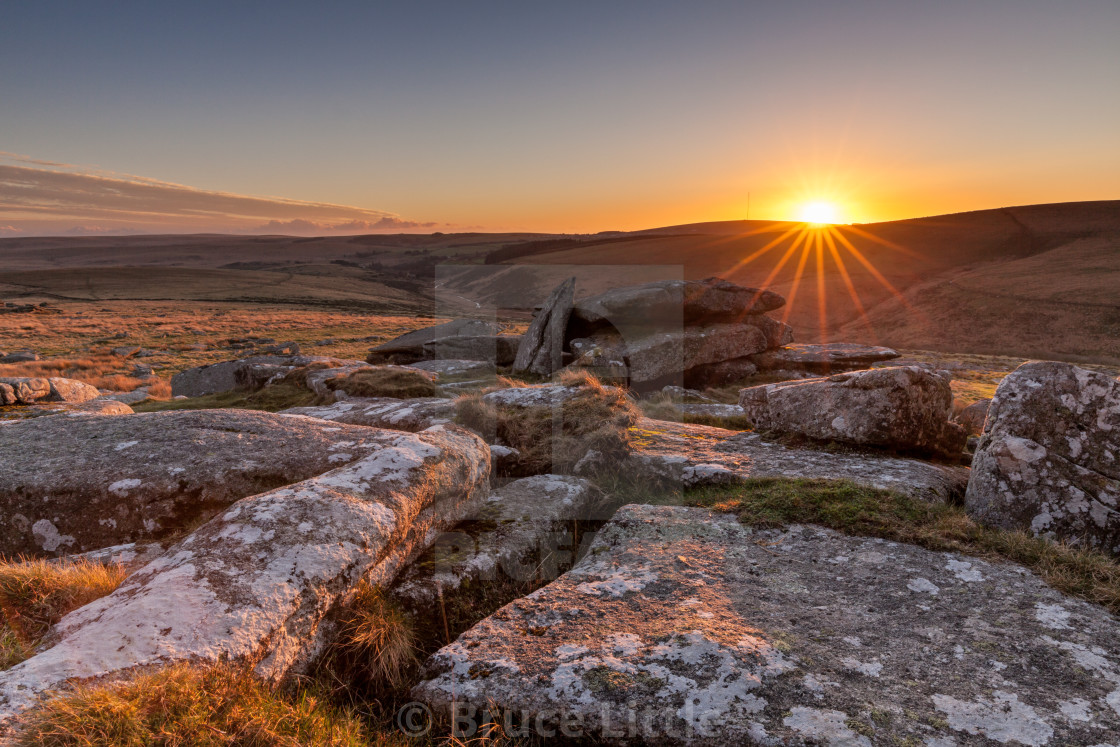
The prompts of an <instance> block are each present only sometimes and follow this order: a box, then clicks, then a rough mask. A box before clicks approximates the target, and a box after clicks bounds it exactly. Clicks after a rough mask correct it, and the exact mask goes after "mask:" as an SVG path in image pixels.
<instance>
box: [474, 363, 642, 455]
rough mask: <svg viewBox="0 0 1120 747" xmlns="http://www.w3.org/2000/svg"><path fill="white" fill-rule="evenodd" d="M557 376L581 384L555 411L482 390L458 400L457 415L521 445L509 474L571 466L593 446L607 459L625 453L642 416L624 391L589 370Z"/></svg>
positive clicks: (561, 380)
mask: <svg viewBox="0 0 1120 747" xmlns="http://www.w3.org/2000/svg"><path fill="white" fill-rule="evenodd" d="M556 381H557V383H559V384H563V385H565V386H578V387H579V388H580V390H581V391H580V392H579V394H578V395H577V396H575V397H574V398H572V399H570V400H568V401H567V402H564V403H563V404H562V405H561V406H560V408H559V410H558V411H556V412H553V411H552V410H550V409H548V408H541V407H531V408H514V407H503V408H499V407H495V406H494V405H492V404H490V403H488V402H486V401H485V400H484V399H483V395H484V394H485V392H482V393H478V394H469V395H464V396H462V397H460V398H459V399H458V400H456V419H457V420H458V421H459V422H460V423H462V424H463V425H466V426H467V427H468V428H471V429H473V430H475V431H477V432H479V433H483V434H492V435H493V436H494V437H495V438H496V439H498V440H499V441H500V442H501V443H503V444H505V445H506V446H509V447H511V448H514V449H517V451H518V452H519V453H520V456H519V457H518V458H517V461H516V463H515V465H514V467H513V468H512V470H511V474H517V475H531V474H539V473H542V472H550V471H551V472H556V471H565V470H570V469H571V468H572V466H574V465H575V463H576V462H577V461H579V460H580V458H581V457H583V455H585V454H586V453H587V452H588V451H592V450H594V451H598V452H600V453H601V454H602V455H603V456H604V457H605V459H606V461H608V462H613V461H615V460H618V459H621V458H622V457H623V456H625V454H626V453H628V452H629V444H630V434H629V430H628V429H629V428H630V426H632V425H633V424H634V423H636V422H637V419H638V416H639V413H638V409H637V408H636V407H635V406H634V404H633V402H631V401H630V399H629V397H627V396H626V393H625V392H624V391H622V390H620V389H616V388H613V387H610V388H608V387H604V386H603V385H602V383H601V382H600V381H599V380H598V379H597V378H595V377H594V376H593V375H592V374H590V373H587V372H586V371H576V372H563V373H562V374H561V375H560V376H558V377H557V379H556Z"/></svg>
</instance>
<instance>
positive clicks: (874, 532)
mask: <svg viewBox="0 0 1120 747" xmlns="http://www.w3.org/2000/svg"><path fill="white" fill-rule="evenodd" d="M670 500H672V499H670ZM684 501H685V503H687V504H689V505H698V506H708V507H711V508H714V509H716V510H718V511H727V512H732V513H736V514H738V515H739V519H740V520H741V521H743V522H744V523H746V524H750V525H752V526H784V525H787V524H818V525H821V526H826V527H829V528H832V529H836V530H838V531H841V532H844V533H845V534H851V535H856V536H861V537H882V538H884V539H889V540H892V541H894V542H905V543H907V544H912V545H918V546H920V547H925V548H928V549H931V550H941V551H951V552H960V553H965V554H967V555H975V556H978V557H984V558H989V559H997V560H998V559H1003V560H1010V561H1013V562H1016V563H1019V564H1021V565H1023V566H1025V567H1027V568H1030V569H1031V570H1033V571H1034V572H1035V573H1037V574H1038V575H1039V576H1040V577H1041V578H1042V579H1043V580H1044V581H1045V582H1046V583H1048V584H1050V585H1051V586H1053V587H1054V588H1055V589H1058V590H1059V591H1062V592H1065V593H1067V594H1072V595H1074V596H1078V597H1081V598H1082V599H1087V600H1089V601H1090V602H1095V603H1097V604H1100V605H1103V606H1104V607H1107V608H1108V609H1109V610H1111V611H1112V612H1113V613H1114V614H1117V613H1120V563H1118V562H1117V560H1116V559H1114V558H1112V557H1110V556H1108V555H1106V554H1104V553H1102V552H1099V551H1097V550H1089V549H1084V548H1077V547H1070V546H1069V545H1066V544H1062V543H1058V542H1051V541H1050V540H1046V539H1041V538H1038V537H1032V536H1031V535H1029V534H1027V533H1025V532H1011V531H1006V530H1002V529H992V528H989V527H985V526H982V525H980V524H978V523H976V522H975V521H973V520H972V519H971V518H969V516H968V515H967V514H966V513H965V511H964V509H963V508H962V507H960V506H951V505H946V504H931V503H925V502H923V501H918V500H914V499H912V498H908V497H906V496H904V495H901V494H899V493H894V492H891V491H889V490H879V489H876V488H869V487H865V486H861V485H857V484H855V483H851V482H847V481H843V480H810V479H785V478H755V479H752V480H748V481H747V482H746V483H745V484H743V485H739V486H734V487H719V488H706V489H701V490H696V491H691V492H689V493H687V494H686V495H685V497H684ZM673 502H675V501H673Z"/></svg>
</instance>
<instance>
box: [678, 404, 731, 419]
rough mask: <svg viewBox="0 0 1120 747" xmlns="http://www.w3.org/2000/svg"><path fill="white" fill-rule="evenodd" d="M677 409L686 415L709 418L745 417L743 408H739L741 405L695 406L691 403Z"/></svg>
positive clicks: (681, 405)
mask: <svg viewBox="0 0 1120 747" xmlns="http://www.w3.org/2000/svg"><path fill="white" fill-rule="evenodd" d="M676 407H677V409H678V410H680V411H681V413H682V414H684V415H700V416H703V417H709V418H741V417H743V408H742V407H739V405H724V404H720V403H700V404H694V403H691V402H683V403H680V404H677V405H676Z"/></svg>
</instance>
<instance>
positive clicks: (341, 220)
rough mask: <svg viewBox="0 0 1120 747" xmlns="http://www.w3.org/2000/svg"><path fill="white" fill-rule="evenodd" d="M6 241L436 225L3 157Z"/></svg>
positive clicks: (2, 231)
mask: <svg viewBox="0 0 1120 747" xmlns="http://www.w3.org/2000/svg"><path fill="white" fill-rule="evenodd" d="M0 222H2V223H0V235H13V234H45V233H56V234H59V233H70V232H81V233H137V232H139V233H172V232H184V231H189V232H239V233H246V232H248V233H296V234H325V233H362V232H376V231H409V230H420V229H429V228H433V227H435V226H436V225H437V224H435V223H430V222H419V221H415V220H409V219H406V218H402V217H401V216H399V215H395V214H393V213H389V212H385V211H382V210H368V209H365V208H358V207H351V206H348V205H334V204H331V203H325V202H307V201H302V200H289V199H285V198H282V197H256V196H250V195H240V194H234V193H230V192H218V191H213V190H205V189H197V188H195V187H188V186H185V185H182V184H174V183H171V182H163V181H159V180H156V179H150V178H147V177H141V176H134V175H131V174H117V173H113V172H105V171H101V170H98V169H95V168H91V167H83V166H76V165H73V164H65V163H59V162H55V161H45V160H42V159H35V158H30V157H28V156H21V155H17V154H14V153H6V152H3V151H0Z"/></svg>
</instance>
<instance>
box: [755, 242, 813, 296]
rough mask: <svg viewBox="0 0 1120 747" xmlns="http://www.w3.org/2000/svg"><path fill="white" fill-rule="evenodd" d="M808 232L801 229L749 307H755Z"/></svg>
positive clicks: (763, 282) (759, 288) (759, 287)
mask: <svg viewBox="0 0 1120 747" xmlns="http://www.w3.org/2000/svg"><path fill="white" fill-rule="evenodd" d="M808 234H809V232H808V231H807V230H806V229H804V228H802V229H801V233H799V234H798V235H797V238H795V239H794V240H793V243H792V244H790V247H789V249H786V252H785V254H783V255H782V258H781V259H780V260H778V264H776V265H774V268H773V269H772V270H771V271H770V274H769V275H767V276H766V279H765V280H763V281H762V284H761V285H759V286H758V292H757V293H755V294H754V298H752V299H751V302H750V303H749V304H747V308H748V309H750V308H751V307H753V306H754V304H755V302H757V301H758V299H759V297H760V296H761V295H762V294H763V292H765V291H766V290H767V289H768V288H769V287H770V284H771V283H773V282H774V278H776V277H777V276H778V273H779V272H781V271H782V268H783V267H785V264H786V262H788V261H789V258H790V257H792V256H793V253H794V252H795V251H797V247H798V246H800V245H801V242H802V241H803V240H804V239H805V237H806V236H808Z"/></svg>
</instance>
